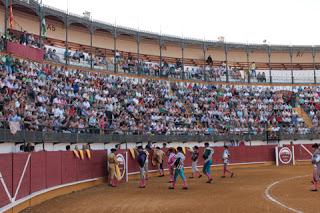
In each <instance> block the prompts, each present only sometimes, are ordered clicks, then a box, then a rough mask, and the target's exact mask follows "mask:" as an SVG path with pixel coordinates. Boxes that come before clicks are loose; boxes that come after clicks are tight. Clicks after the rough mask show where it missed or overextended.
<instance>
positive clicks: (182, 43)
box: [181, 40, 185, 79]
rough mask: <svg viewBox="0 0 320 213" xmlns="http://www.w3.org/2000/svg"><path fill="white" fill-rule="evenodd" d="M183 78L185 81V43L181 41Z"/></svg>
mask: <svg viewBox="0 0 320 213" xmlns="http://www.w3.org/2000/svg"><path fill="white" fill-rule="evenodd" d="M181 66H182V67H181V78H182V79H185V73H184V42H183V40H182V41H181Z"/></svg>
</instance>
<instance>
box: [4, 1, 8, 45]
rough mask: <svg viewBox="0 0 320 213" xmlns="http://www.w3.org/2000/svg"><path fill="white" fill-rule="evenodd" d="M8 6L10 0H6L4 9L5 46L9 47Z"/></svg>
mask: <svg viewBox="0 0 320 213" xmlns="http://www.w3.org/2000/svg"><path fill="white" fill-rule="evenodd" d="M8 7H9V0H5V10H4V36H5V48H7V41H8V36H9V35H8Z"/></svg>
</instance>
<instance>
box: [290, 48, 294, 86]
mask: <svg viewBox="0 0 320 213" xmlns="http://www.w3.org/2000/svg"><path fill="white" fill-rule="evenodd" d="M292 51H293V49H292V46H290V50H289V54H290V66H291V83H292V84H294V76H293V63H292V54H293V52H292Z"/></svg>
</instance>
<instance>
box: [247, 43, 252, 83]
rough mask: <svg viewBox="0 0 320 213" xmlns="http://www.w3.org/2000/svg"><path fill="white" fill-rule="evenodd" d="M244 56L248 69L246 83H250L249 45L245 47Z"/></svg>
mask: <svg viewBox="0 0 320 213" xmlns="http://www.w3.org/2000/svg"><path fill="white" fill-rule="evenodd" d="M246 54H247V67H248V83H250V77H251V73H250V64H249V45H248V44H247V46H246Z"/></svg>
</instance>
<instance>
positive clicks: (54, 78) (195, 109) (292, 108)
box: [0, 0, 320, 213]
mask: <svg viewBox="0 0 320 213" xmlns="http://www.w3.org/2000/svg"><path fill="white" fill-rule="evenodd" d="M0 23H4V24H3V25H4V26H2V24H1V27H0V29H1V34H2V36H1V40H0V59H1V60H0V93H1V96H0V212H130V213H131V212H132V213H133V212H169V213H171V212H172V213H173V212H176V213H179V212H297V213H298V212H320V206H319V204H318V201H319V199H320V194H319V192H316V191H315V190H316V188H317V187H316V183H317V182H318V178H319V174H313V172H314V170H315V169H314V168H317V167H315V165H317V163H318V164H319V162H313V164H315V165H312V164H311V158H313V156H315V155H316V153H315V154H314V152H317V151H319V148H318V150H317V149H315V147H313V146H314V145H315V144H318V143H319V142H320V141H319V140H320V135H319V133H320V128H319V119H320V90H319V83H318V82H319V77H320V71H319V70H320V49H319V46H311V45H310V46H308V45H304V46H298V45H290V46H286V45H270V44H267V43H265V44H242V43H229V42H225V41H224V40H223V39H221V40H217V41H206V40H196V39H187V38H180V37H172V36H166V35H163V34H157V33H151V32H145V31H140V30H135V29H132V28H127V27H120V26H117V25H113V24H109V23H104V22H100V21H95V20H93V19H92V18H91V17H90V16H89V17H88V16H86V15H85V14H84V16H78V15H75V14H71V13H68V12H66V11H62V10H60V9H56V8H53V7H49V6H46V5H43V4H40V3H39V2H37V1H33V0H29V1H27V0H24V1H19V0H10V1H9V0H4V1H0ZM4 29H5V30H4ZM206 144H208V145H206ZM140 146H141V147H140ZM195 146H198V147H199V153H198V156H197V159H196V160H192V159H193V158H194V153H195V150H196V148H195ZM205 146H208V147H206V148H205ZM139 147H140V148H139ZM139 149H142V151H139ZM159 150H162V152H160V151H159ZM168 150H171V151H172V150H173V151H172V152H174V153H175V152H177V153H175V155H174V157H173V159H174V161H173V162H171V164H170V163H168V162H169V158H170V153H169V151H168ZM207 150H211V151H209V154H208V152H207ZM212 150H213V152H212ZM226 150H227V152H226ZM146 152H148V155H147V154H145V153H146ZM319 152H320V151H319ZM157 153H163V155H162V157H161V158H163V159H162V160H163V161H161V160H159V159H158V154H157ZM212 153H213V155H212ZM226 153H227V154H226ZM179 154H180V156H184V157H185V159H183V157H180V158H179V157H177V156H178V155H179ZM144 155H146V157H145V159H143V160H142V161H143V166H142V167H141V166H139V164H140V157H141V156H144ZM211 155H212V156H211ZM211 158H212V159H211ZM141 159H142V158H141ZM177 159H179V161H177ZM210 160H212V162H213V163H212V165H211V163H210ZM158 161H159V162H158ZM181 161H182V162H181ZM192 161H193V162H195V161H197V166H198V169H199V171H200V174H201V175H202V177H201V178H198V177H196V176H195V178H189V177H190V176H191V173H192V172H191V171H192V170H191V169H192ZM208 162H209V163H208ZM156 164H158V165H156ZM160 164H163V169H164V173H165V174H164V176H162V177H158V176H159V172H160V174H161V172H162V169H161V166H159V165H160ZM168 164H170V165H168ZM110 165H111V166H110ZM113 165H114V167H113ZM208 165H209V166H208ZM158 166H159V167H158ZM224 166H225V168H227V167H230V169H231V170H232V172H233V173H232V177H231V176H230V174H227V175H226V177H224V178H222V177H221V176H222V175H223V168H224ZM203 167H205V169H203ZM318 167H319V165H318ZM110 168H111V169H110ZM183 168H184V169H185V170H184V169H183ZM118 169H119V170H118ZM170 169H171V170H170ZM208 169H209V170H210V169H211V174H212V179H213V180H212V182H211V180H210V178H211V176H210V173H208V171H207V170H208ZM170 171H171V172H172V174H171V176H173V174H175V172H176V171H178V172H180V173H181V172H183V171H185V175H186V182H185V183H184V184H186V185H187V187H184V189H185V190H183V188H182V187H183V183H182V180H181V178H180V177H179V178H178V181H177V182H176V185H174V184H175V181H174V180H171V181H173V183H169V180H170V178H172V177H171V176H170ZM180 173H179V174H180ZM176 174H178V173H176ZM180 175H181V174H180ZM181 176H183V175H181ZM111 177H112V178H111ZM147 177H148V178H147ZM311 181H313V183H311ZM111 186H112V187H111ZM170 186H171V187H172V188H174V189H169V187H170ZM312 189H313V190H314V191H311V190H312Z"/></svg>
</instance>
